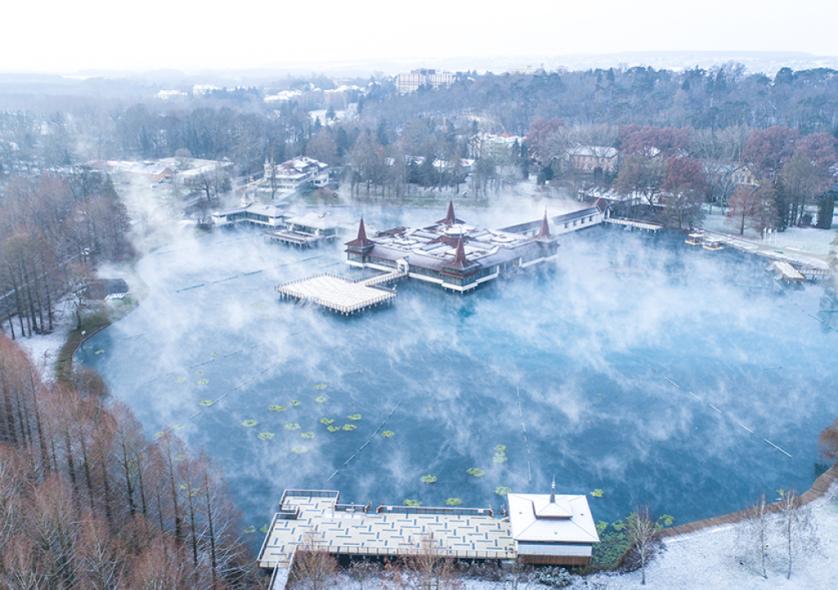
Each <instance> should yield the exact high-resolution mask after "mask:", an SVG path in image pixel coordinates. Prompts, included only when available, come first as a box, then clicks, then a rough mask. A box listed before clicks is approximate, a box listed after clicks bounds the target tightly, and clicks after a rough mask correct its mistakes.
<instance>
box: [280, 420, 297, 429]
mask: <svg viewBox="0 0 838 590" xmlns="http://www.w3.org/2000/svg"><path fill="white" fill-rule="evenodd" d="M282 427H283V428H284V429H285V430H299V429H300V425H299V424H298V423H297V422H286V423H285V424H283V425H282Z"/></svg>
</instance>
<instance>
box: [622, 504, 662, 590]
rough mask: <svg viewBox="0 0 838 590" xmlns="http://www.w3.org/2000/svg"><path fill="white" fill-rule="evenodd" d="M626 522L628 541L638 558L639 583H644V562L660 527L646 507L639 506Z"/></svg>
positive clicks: (650, 552)
mask: <svg viewBox="0 0 838 590" xmlns="http://www.w3.org/2000/svg"><path fill="white" fill-rule="evenodd" d="M626 524H627V526H626V531H627V533H628V538H629V542H630V543H631V546H632V547H633V548H634V550H635V551H636V552H637V557H638V559H639V560H640V583H641V584H643V585H645V584H646V563H647V562H648V561H649V558H650V557H651V556H652V550H653V548H654V545H655V541H656V540H657V537H658V531H659V530H660V527H659V526H658V525H657V523H656V522H655V521H654V520H653V519H652V517H651V515H650V513H649V509H648V508H646V507H640V508H638V509H637V511H636V512H634V513H632V514H631V515H629V517H628V519H627V523H626Z"/></svg>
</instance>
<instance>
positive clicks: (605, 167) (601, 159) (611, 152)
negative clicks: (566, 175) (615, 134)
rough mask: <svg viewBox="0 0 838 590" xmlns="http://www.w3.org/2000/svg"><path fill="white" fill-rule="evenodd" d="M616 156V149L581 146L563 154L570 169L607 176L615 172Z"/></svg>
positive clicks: (617, 154)
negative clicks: (600, 173) (605, 174)
mask: <svg viewBox="0 0 838 590" xmlns="http://www.w3.org/2000/svg"><path fill="white" fill-rule="evenodd" d="M618 156H619V152H618V151H617V149H616V148H613V147H610V146H602V145H581V146H577V147H573V148H570V149H569V150H567V152H566V153H565V158H566V160H567V164H568V166H569V167H570V169H571V170H574V171H576V172H583V173H586V174H594V173H596V172H598V171H599V172H604V173H607V174H612V173H614V172H616V170H617V158H618Z"/></svg>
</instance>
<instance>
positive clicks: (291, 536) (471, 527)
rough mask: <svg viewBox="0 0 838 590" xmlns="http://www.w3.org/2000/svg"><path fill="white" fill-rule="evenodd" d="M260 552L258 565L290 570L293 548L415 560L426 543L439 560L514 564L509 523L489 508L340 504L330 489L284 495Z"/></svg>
mask: <svg viewBox="0 0 838 590" xmlns="http://www.w3.org/2000/svg"><path fill="white" fill-rule="evenodd" d="M279 508H280V510H279V512H277V513H276V514H275V515H274V519H273V521H272V522H271V525H270V529H269V531H268V534H267V536H266V538H265V542H264V544H263V546H262V549H261V551H260V552H259V565H260V566H261V567H267V568H288V567H290V565H291V563H292V561H293V558H294V553H295V552H296V550H297V548H298V547H303V548H306V546H307V545H308V546H313V547H315V548H317V549H321V550H325V551H328V552H329V553H331V554H333V555H369V556H382V557H383V556H387V557H399V556H408V555H415V554H417V553H418V552H420V551H421V550H422V548H423V544H427V543H428V542H431V543H432V544H433V549H434V551H435V552H437V553H438V554H439V555H441V556H446V557H452V558H457V559H493V560H502V559H515V557H516V555H517V553H516V548H515V541H514V540H513V538H512V535H511V534H510V529H509V522H508V520H501V519H498V518H495V517H494V515H493V513H492V511H491V510H490V509H489V508H447V507H440V508H424V507H418V508H414V507H408V506H379V507H378V508H377V509H376V510H375V511H374V512H372V511H370V510H369V506H363V505H356V504H341V503H340V498H339V493H338V492H337V491H333V490H286V491H285V493H284V494H283V496H282V500H281V501H280V506H279Z"/></svg>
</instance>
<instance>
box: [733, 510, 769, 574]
mask: <svg viewBox="0 0 838 590" xmlns="http://www.w3.org/2000/svg"><path fill="white" fill-rule="evenodd" d="M770 514H771V512H770V510H769V508H768V503H767V502H766V501H765V496H764V495H763V496H760V498H759V500H757V502H756V504H754V505H753V506H752V507H751V508H749V509H748V511H747V515H746V517H745V520H744V521H743V522H742V524H741V525H740V526H738V527H737V529H736V547H735V549H734V552H735V553H736V556H737V559H738V560H739V562H740V563H742V564H744V565H747V566H748V567H753V568H754V569H756V570H757V571H758V572H759V575H761V576H762V577H763V578H766V579H767V578H768V570H767V567H766V566H767V561H768V534H769V532H770V526H769V516H770Z"/></svg>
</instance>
